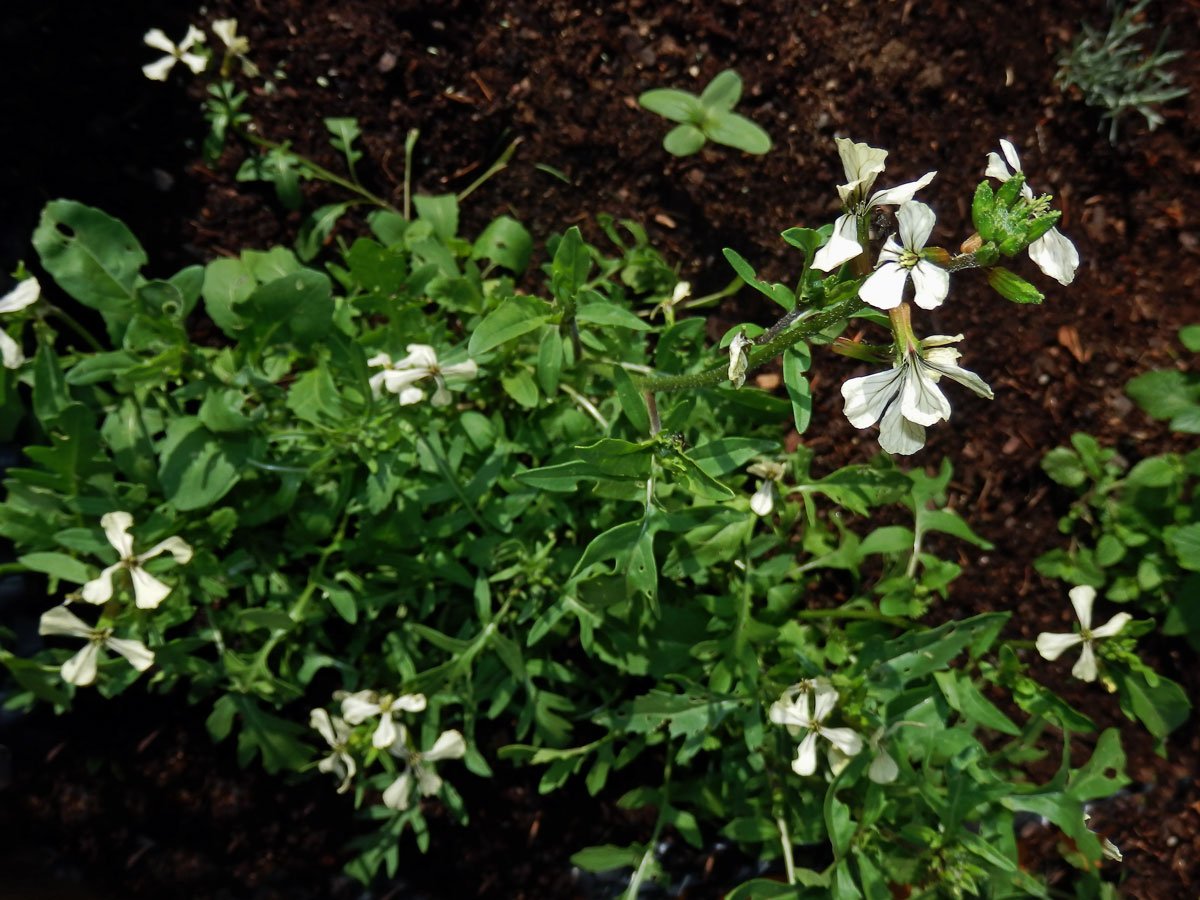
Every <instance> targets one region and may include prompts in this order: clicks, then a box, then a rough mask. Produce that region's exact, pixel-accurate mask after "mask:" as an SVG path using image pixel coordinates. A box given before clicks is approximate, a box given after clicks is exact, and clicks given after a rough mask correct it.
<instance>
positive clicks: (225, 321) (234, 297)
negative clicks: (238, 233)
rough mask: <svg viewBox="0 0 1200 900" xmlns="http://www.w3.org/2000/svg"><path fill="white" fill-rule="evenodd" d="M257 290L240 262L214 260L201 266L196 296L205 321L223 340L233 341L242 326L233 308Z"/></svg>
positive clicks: (251, 272)
mask: <svg viewBox="0 0 1200 900" xmlns="http://www.w3.org/2000/svg"><path fill="white" fill-rule="evenodd" d="M257 287H258V281H257V280H256V279H255V277H254V272H253V271H252V270H251V268H250V266H249V265H247V264H246V263H245V262H243V261H242V260H240V259H216V260H213V261H212V262H210V263H209V264H208V265H207V266H205V268H204V286H203V287H202V288H201V289H200V295H201V296H202V297H203V298H204V308H205V310H206V311H207V312H208V315H209V318H211V319H212V320H213V321H214V322H216V323H217V327H218V328H220V329H221V330H222V331H223V332H225V335H226V337H231V338H236V337H237V336H238V333H239V332H240V331H242V329H244V328H245V327H246V323H245V322H244V321H243V320H242V318H241V316H239V315H238V314H237V313H236V312H235V311H234V307H235V306H237V305H238V304H241V303H245V302H246V300H248V299H249V297H250V295H251V294H253V293H254V291H255V289H256V288H257Z"/></svg>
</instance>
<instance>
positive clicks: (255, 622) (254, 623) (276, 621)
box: [238, 608, 296, 631]
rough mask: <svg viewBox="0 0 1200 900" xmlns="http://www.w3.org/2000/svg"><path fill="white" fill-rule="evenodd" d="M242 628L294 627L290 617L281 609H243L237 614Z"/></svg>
mask: <svg viewBox="0 0 1200 900" xmlns="http://www.w3.org/2000/svg"><path fill="white" fill-rule="evenodd" d="M238 621H239V622H240V623H241V626H242V628H243V629H248V630H253V629H255V628H265V629H267V630H268V631H275V630H276V629H278V630H280V631H291V630H292V629H293V628H295V627H296V623H295V622H294V621H293V620H292V617H291V616H289V615H288V614H287V613H285V612H284V611H283V610H282V609H267V608H258V609H244V610H242V611H241V612H240V613H239V614H238Z"/></svg>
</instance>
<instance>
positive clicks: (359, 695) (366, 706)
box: [342, 691, 380, 725]
mask: <svg viewBox="0 0 1200 900" xmlns="http://www.w3.org/2000/svg"><path fill="white" fill-rule="evenodd" d="M378 700H379V698H378V697H377V696H376V694H375V692H374V691H357V692H355V693H353V694H347V695H346V696H345V697H343V698H342V718H343V719H345V720H346V721H347V722H349V723H350V724H351V725H359V724H361V723H362V722H365V721H366V720H367V719H369V718H370V717H371V716H376V715H379V712H380V709H379V703H378Z"/></svg>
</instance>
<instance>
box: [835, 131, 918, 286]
mask: <svg viewBox="0 0 1200 900" xmlns="http://www.w3.org/2000/svg"><path fill="white" fill-rule="evenodd" d="M836 141H837V148H838V155H839V156H840V157H841V158H842V168H843V169H844V170H845V172H846V181H847V183H846V184H839V185H838V194H839V195H840V196H841V198H842V208H843V209H844V210H845V212H844V213H843V214H842V215H840V216H838V218H837V221H835V222H834V223H833V234H832V235H831V236H830V238H829V243H827V244H826V245H825V246H824V247H822V248H821V249H820V250H818V251H817V252H816V255H815V256H813V262H812V264H813V268H814V269H820V270H821V271H822V272H829V271H831V270H832V269H836V268H837V267H838V266H840V265H841V264H842V263H844V262H846V261H847V260H850V259H853V258H854V257H856V256H858V255H859V254H860V253H862V252H863V248H862V245H861V244H859V242H858V217H859V216H861V215H866V213H867V212H869V211H870V210H871V209H873V208H874V207H876V206H895V205H898V204H901V203H905V202H907V201H909V200H911V199H912V198H913V194H915V193H916V192H917V191H919V190H920V189H921V188H923V187H925V186H926V185H927V184H929V182H931V181H933V177H934V176H935V175H936V174H937V172H926V173H925V174H924V175H922V176H921V177H920V178H918V179H917V180H916V181H910V182H908V183H907V184H901V185H899V186H897V187H894V188H887V189H885V190H882V191H876V192H875V193H874V194H870V191H871V188H872V187H873V186H874V184H875V178H876V177H877V176H878V175H879V173H880V172H882V171H883V170H884V168H885V166H884V160H886V159H887V151H886V150H879V149H876V148H875V147H870V146H868V145H866V144H856V143H854V141H851V140H849V139H848V138H837V139H836ZM868 194H870V196H868Z"/></svg>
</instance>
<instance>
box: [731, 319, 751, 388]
mask: <svg viewBox="0 0 1200 900" xmlns="http://www.w3.org/2000/svg"><path fill="white" fill-rule="evenodd" d="M753 343H754V342H753V341H751V340H750V339H749V338H747V337H746V332H745V330H744V329H743V330H742V331H739V332H738V333H737V334H735V335H734V336H733V340H732V341H730V342H729V371H728V372H727V374H728V376H729V380H730V381H732V382H733V386H734V387H735V388H740V387H741V386H742V385H743V384H745V383H746V369H747V367H748V366H749V365H750V354H749V352H747V350H746V348H747V347H750V346H752V345H753Z"/></svg>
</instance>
